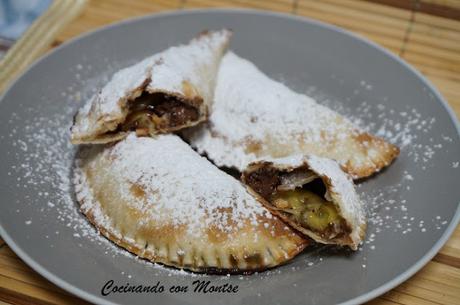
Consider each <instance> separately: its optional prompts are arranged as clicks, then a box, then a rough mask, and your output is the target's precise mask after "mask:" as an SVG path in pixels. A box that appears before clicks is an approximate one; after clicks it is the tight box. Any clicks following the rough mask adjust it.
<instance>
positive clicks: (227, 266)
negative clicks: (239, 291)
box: [74, 135, 309, 273]
mask: <svg viewBox="0 0 460 305" xmlns="http://www.w3.org/2000/svg"><path fill="white" fill-rule="evenodd" d="M158 138H160V139H158ZM126 141H130V143H132V144H126ZM157 141H160V143H158V144H155V143H156V142H157ZM171 141H172V142H171ZM137 143H140V144H142V143H144V144H142V145H146V146H145V147H141V148H142V149H141V151H140V152H138V153H137V154H136V150H138V149H139V147H138V146H136V145H135V144H137ZM120 146H122V148H120ZM89 149H90V151H91V152H93V153H90V154H87V155H85V156H84V157H83V159H80V160H81V161H80V162H77V168H76V169H75V180H74V183H75V190H76V195H77V200H78V202H79V203H80V205H81V211H82V213H84V214H85V215H86V216H87V218H88V220H89V221H90V222H91V223H92V224H93V225H94V226H95V227H96V228H97V229H98V230H99V231H100V232H101V233H102V234H103V235H104V236H105V237H106V238H108V239H109V240H112V241H113V242H114V243H116V244H117V245H119V246H121V247H124V248H126V249H127V250H129V251H130V252H132V253H134V254H136V255H138V256H139V257H142V258H145V259H148V260H151V261H153V262H157V263H162V264H165V265H169V266H174V267H177V268H185V269H189V270H192V271H196V272H222V273H242V272H254V271H260V270H264V269H267V268H272V267H275V266H277V265H280V264H284V263H286V262H288V261H289V260H290V259H292V258H293V257H294V256H295V255H297V254H298V253H300V252H301V251H302V250H303V249H304V248H305V247H306V246H307V245H308V244H309V240H307V239H305V238H304V237H303V236H302V235H301V234H300V233H298V232H296V231H295V230H293V229H291V228H290V227H289V226H286V225H285V224H284V222H282V221H281V220H280V219H278V218H276V217H274V216H272V215H271V214H270V213H269V212H268V211H267V210H265V209H264V208H262V207H261V206H260V205H259V204H258V202H256V201H255V200H254V199H253V198H252V197H251V196H250V195H249V194H248V193H247V192H246V191H245V189H244V187H243V186H242V185H241V184H239V182H238V181H236V180H235V179H233V178H232V177H230V176H227V175H226V174H223V173H221V172H220V171H219V170H218V169H217V168H215V167H214V166H212V165H211V164H210V163H209V162H208V161H206V160H204V159H202V158H201V157H200V156H199V155H197V154H196V153H195V152H194V151H193V150H191V149H190V148H189V147H188V146H187V144H185V143H184V142H182V141H181V140H180V139H179V138H178V137H176V136H172V135H169V136H159V137H157V139H151V138H145V137H144V138H134V137H132V136H131V137H128V138H127V139H126V140H124V141H122V142H119V143H117V144H115V145H113V146H111V147H107V148H105V149H103V148H100V149H98V148H89ZM121 149H122V150H123V152H121ZM147 152H149V153H150V155H149V153H147ZM166 152H167V153H169V154H178V155H180V156H182V158H184V154H186V153H188V154H192V157H190V158H188V159H187V160H185V161H182V162H183V163H180V164H179V165H177V168H173V167H174V164H172V165H171V164H168V165H165V163H164V161H161V160H159V158H158V156H160V155H164V153H166ZM155 153H156V154H157V155H155ZM173 159H174V160H176V159H177V158H173ZM193 160H196V161H197V162H201V163H200V164H202V165H203V166H204V169H203V172H204V173H206V176H209V178H205V179H204V180H203V182H206V181H209V179H211V180H213V179H215V180H218V181H219V182H218V186H213V185H208V184H206V186H205V187H203V188H196V182H199V181H201V180H200V179H199V178H197V176H198V171H199V172H201V170H200V168H201V167H202V166H201V165H195V166H194V167H189V168H186V169H184V170H183V169H182V168H183V167H184V166H185V165H186V164H189V165H191V164H190V162H193ZM120 162H122V163H123V164H120ZM151 162H154V164H153V166H152V167H150V163H151ZM178 162H181V161H180V160H179V161H178ZM139 164H145V166H146V167H145V168H144V167H141V168H142V169H135V170H133V168H136V166H138V165H139ZM120 166H121V168H123V169H122V170H121V172H120V171H119V170H120ZM159 167H162V169H160V171H157V169H158V168H159ZM170 167H171V169H170V170H169V171H168V172H169V175H168V176H169V177H170V178H171V177H172V178H171V179H172V181H171V183H172V184H174V185H175V187H173V189H171V190H169V191H168V190H166V189H165V187H166V188H169V187H172V186H167V185H169V184H165V183H164V181H158V179H157V178H156V177H157V175H159V174H160V173H162V170H163V169H165V168H170ZM125 168H126V170H127V171H131V172H130V173H126V170H125ZM133 173H134V174H133ZM184 174H185V178H184V176H183V175H184ZM133 175H134V176H133ZM161 175H163V174H161ZM223 175H224V176H223ZM130 177H131V178H130ZM133 177H143V178H146V180H145V179H144V180H142V179H141V180H139V179H138V178H133ZM174 177H177V178H174ZM184 179H188V180H189V181H191V183H192V184H191V185H192V186H193V187H194V189H193V190H192V189H191V188H190V186H189V184H184V183H186V182H184ZM227 182H228V183H227ZM211 184H212V183H211ZM181 185H182V188H181ZM176 188H179V189H181V192H182V193H187V192H189V194H190V197H189V196H185V197H183V196H182V197H180V198H184V199H178V200H185V201H184V202H182V203H181V202H177V201H176V200H175V199H173V198H171V197H170V196H171V194H174V193H176V191H175V189H176ZM209 188H210V192H212V193H213V194H216V196H215V197H214V198H212V199H211V198H210V197H208V196H204V193H202V191H200V190H201V189H209ZM226 189H228V190H229V191H226ZM221 190H222V191H223V192H226V193H225V194H223V195H222V193H220V191H221ZM201 194H203V195H201ZM217 194H221V195H219V196H217ZM222 200H224V201H226V202H227V201H228V200H231V204H224V205H222V202H221V201H222ZM210 206H212V208H209V207H210ZM190 207H194V208H192V210H193V211H194V213H192V214H197V213H198V214H197V215H200V216H194V215H190V209H189V208H190Z"/></svg>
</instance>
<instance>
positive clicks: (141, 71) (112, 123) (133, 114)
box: [71, 30, 231, 144]
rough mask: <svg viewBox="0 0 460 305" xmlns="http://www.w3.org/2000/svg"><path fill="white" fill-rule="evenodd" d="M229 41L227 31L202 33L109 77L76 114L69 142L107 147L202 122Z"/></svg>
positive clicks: (206, 114)
mask: <svg viewBox="0 0 460 305" xmlns="http://www.w3.org/2000/svg"><path fill="white" fill-rule="evenodd" d="M230 37H231V32H230V31H228V30H221V31H209V32H203V33H202V34H200V35H199V36H198V37H196V38H195V39H193V40H192V41H190V43H189V44H187V45H181V46H177V47H171V48H169V49H167V50H165V51H163V52H161V53H158V54H156V55H153V56H151V57H149V58H146V59H144V60H143V61H141V62H139V63H137V64H135V65H133V66H130V67H128V68H125V69H123V70H120V71H119V72H117V73H115V74H114V75H113V77H112V79H111V80H110V81H109V82H108V83H107V84H106V85H105V86H104V87H103V88H102V90H101V91H100V92H99V93H97V94H96V95H95V96H93V97H92V98H91V99H90V100H89V101H88V102H87V103H86V104H85V106H84V107H83V108H82V109H80V111H79V112H78V113H77V114H76V116H75V119H74V124H73V126H72V128H71V141H72V143H74V144H82V143H108V142H111V141H117V140H120V139H122V138H124V137H126V135H127V134H128V133H129V132H130V131H136V133H137V134H138V135H153V134H157V133H166V132H170V131H176V130H179V129H181V128H184V127H190V126H194V125H196V124H198V123H200V122H202V121H204V120H206V118H207V116H208V111H209V109H208V108H209V106H210V103H211V101H212V97H213V92H214V88H215V78H216V75H217V70H218V67H219V64H220V61H221V58H222V55H223V53H224V52H225V50H226V48H227V45H228V43H229V40H230Z"/></svg>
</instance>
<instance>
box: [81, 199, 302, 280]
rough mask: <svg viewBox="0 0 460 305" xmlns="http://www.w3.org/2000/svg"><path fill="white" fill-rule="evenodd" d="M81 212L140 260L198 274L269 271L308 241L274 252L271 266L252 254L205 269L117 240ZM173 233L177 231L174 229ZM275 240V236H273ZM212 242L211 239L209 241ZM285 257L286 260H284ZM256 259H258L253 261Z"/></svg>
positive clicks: (196, 261)
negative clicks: (226, 263)
mask: <svg viewBox="0 0 460 305" xmlns="http://www.w3.org/2000/svg"><path fill="white" fill-rule="evenodd" d="M81 204H82V205H83V204H85V200H82V202H81ZM81 212H82V213H83V214H84V215H85V216H86V218H87V219H88V220H89V222H90V223H91V224H92V225H93V226H94V227H95V228H96V229H97V230H98V231H99V232H100V233H101V234H102V235H103V236H104V237H105V238H107V239H108V240H110V241H112V242H113V243H115V244H116V245H118V246H120V247H122V248H125V249H126V250H128V251H129V252H131V253H133V254H135V255H137V256H139V257H140V258H143V259H146V260H149V261H151V262H153V263H160V264H163V265H167V266H172V267H175V268H179V269H183V268H185V269H189V270H191V271H194V272H199V273H210V274H227V273H231V274H248V273H253V272H258V271H264V270H266V269H270V268H273V267H276V266H279V265H283V264H286V263H287V262H288V261H289V260H290V258H292V257H295V256H296V255H297V254H299V253H300V252H302V251H303V250H304V249H305V248H306V247H307V246H308V245H309V243H310V242H309V241H308V240H307V239H304V238H300V237H299V238H297V239H298V240H297V244H298V245H297V247H292V248H288V249H284V251H285V253H286V254H285V255H283V254H282V253H281V252H275V253H273V255H274V256H277V257H274V259H275V260H276V261H277V263H276V264H272V265H266V264H264V262H263V258H262V256H261V255H260V254H254V255H249V256H236V257H235V256H234V255H232V254H229V255H228V258H227V259H228V260H229V261H230V262H232V264H233V265H234V267H233V268H230V269H228V268H227V269H224V268H216V267H206V266H200V265H202V264H203V261H202V260H201V259H199V258H198V257H194V260H193V261H191V262H190V263H189V264H185V263H184V261H183V259H180V258H181V256H180V255H179V256H178V257H179V260H178V261H173V260H171V258H170V257H168V256H161V255H156V254H155V252H153V251H152V250H151V249H149V248H147V249H146V248H145V247H144V248H141V247H139V246H138V245H137V244H135V243H133V242H132V241H129V240H125V239H124V238H119V237H117V236H116V235H115V234H113V233H112V231H111V229H110V228H109V229H107V228H105V227H104V226H102V225H101V224H100V223H98V222H97V221H96V220H95V217H94V215H93V213H92V212H91V211H87V212H84V211H83V210H81ZM174 230H175V231H176V230H177V229H174ZM165 233H167V232H165V231H164V230H163V231H161V232H158V234H165ZM209 233H210V234H211V233H212V230H210V232H209ZM275 238H276V236H275ZM210 240H212V239H210ZM286 256H287V257H288V259H286ZM256 257H258V258H259V259H255V258H256ZM241 259H242V260H243V261H244V262H243V264H245V265H246V266H247V268H245V269H240V268H239V267H238V264H239V263H238V262H237V261H238V260H241Z"/></svg>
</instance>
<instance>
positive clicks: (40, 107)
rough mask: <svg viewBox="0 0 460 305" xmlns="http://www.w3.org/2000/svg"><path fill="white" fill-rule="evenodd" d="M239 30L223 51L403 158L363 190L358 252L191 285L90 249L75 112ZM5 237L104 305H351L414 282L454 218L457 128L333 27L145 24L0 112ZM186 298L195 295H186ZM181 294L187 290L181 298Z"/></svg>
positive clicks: (39, 79)
mask: <svg viewBox="0 0 460 305" xmlns="http://www.w3.org/2000/svg"><path fill="white" fill-rule="evenodd" d="M221 27H230V28H232V29H233V30H234V33H235V35H234V39H233V41H232V44H231V48H232V49H233V50H235V52H236V53H238V54H239V55H241V56H243V57H246V58H249V59H250V60H252V61H254V62H255V63H256V64H257V65H258V66H259V67H261V69H262V70H263V71H264V72H266V73H268V74H269V75H271V76H272V77H275V78H277V79H280V80H282V81H284V82H286V83H288V84H289V85H290V86H291V87H293V88H295V89H296V90H298V91H304V92H305V91H308V92H309V93H310V94H311V95H314V96H315V97H316V98H318V99H319V100H320V101H321V102H323V103H326V104H328V105H329V106H331V107H334V108H335V109H337V110H338V111H340V112H343V113H345V114H347V115H349V116H350V117H352V118H353V119H359V124H361V126H364V127H365V128H367V129H369V130H370V131H373V132H376V133H378V134H380V135H384V136H386V137H388V138H389V139H391V140H392V141H394V142H396V143H397V144H398V145H400V146H401V147H402V151H401V156H400V157H399V158H398V159H397V161H396V162H395V163H394V164H393V165H392V166H391V167H390V168H389V169H387V170H385V171H384V172H382V173H381V174H379V175H377V176H375V177H374V178H372V179H368V180H366V181H363V182H361V183H360V184H359V187H358V189H359V192H360V193H361V195H362V196H363V199H364V200H365V201H366V202H367V206H368V210H369V215H370V223H369V233H368V238H367V243H365V244H364V245H363V247H362V248H361V249H360V251H358V252H357V253H355V254H351V253H348V252H343V251H339V252H338V253H335V254H334V253H331V251H330V250H328V249H321V248H319V249H314V250H307V251H305V253H302V254H301V255H300V256H298V257H297V258H295V259H294V260H293V261H292V262H291V263H289V264H288V265H286V266H282V267H279V268H276V269H274V270H270V271H267V272H262V273H259V274H254V275H250V276H228V277H227V276H196V275H192V274H189V273H185V272H178V271H177V270H173V269H169V268H164V267H161V266H156V265H153V264H150V263H147V262H144V261H142V260H139V259H137V258H135V257H133V256H131V255H130V254H127V253H126V252H125V251H123V250H121V249H118V248H116V247H115V246H113V245H112V244H111V243H109V242H107V241H105V240H104V239H103V238H101V237H98V236H97V234H96V233H95V232H94V230H93V229H92V228H91V227H90V226H89V225H88V224H87V223H86V220H85V219H84V217H83V216H81V215H80V214H79V213H78V212H77V207H76V204H75V201H74V199H73V195H72V187H71V184H70V182H69V177H70V170H69V169H70V167H71V166H70V164H71V162H72V158H73V155H74V152H75V149H74V148H73V147H72V145H70V144H69V143H68V132H67V128H68V126H69V124H70V120H71V118H72V114H73V113H74V111H75V109H77V107H78V106H79V105H80V104H81V100H83V99H84V98H86V97H88V96H89V95H90V94H91V93H92V92H94V90H96V88H97V86H99V85H100V84H101V83H103V82H104V81H105V80H106V77H107V75H109V74H110V73H111V72H113V71H114V70H116V69H118V68H119V67H122V66H126V65H127V64H129V63H132V62H134V61H136V60H139V59H141V58H143V57H145V56H147V55H150V54H152V53H155V52H157V51H160V50H162V49H164V48H166V47H168V46H170V45H175V44H177V43H180V42H186V41H187V40H188V39H189V38H190V37H192V36H194V35H195V34H196V33H197V32H199V31H201V30H203V29H207V28H221ZM0 130H1V145H0V149H1V157H2V160H1V162H0V175H1V176H0V177H1V182H0V193H1V195H2V199H1V200H2V208H1V213H0V224H1V227H0V233H1V235H2V237H3V238H4V239H5V241H6V242H7V243H8V244H9V246H10V247H11V248H12V249H13V250H14V251H15V252H16V253H17V254H18V255H19V256H20V257H21V258H22V259H23V260H24V261H25V262H26V263H28V264H29V265H30V266H31V267H32V268H34V269H35V270H36V271H38V272H39V273H40V274H42V275H43V276H45V277H46V278H48V279H49V280H50V281H52V282H53V283H55V284H56V285H58V286H60V287H62V288H64V289H66V290H68V291H70V292H72V293H74V294H76V295H78V296H80V297H82V298H84V299H86V300H89V301H92V302H97V303H103V304H121V303H124V304H128V303H129V304H152V303H155V304H174V303H182V304H224V303H225V304H242V303H252V304H280V303H289V304H306V303H309V304H331V303H339V302H348V303H350V304H351V303H353V304H355V303H360V302H364V301H366V300H369V299H371V298H374V297H376V296H378V295H380V294H382V293H384V292H385V291H388V290H389V289H391V288H392V287H395V286H396V285H397V284H399V283H401V282H402V281H404V280H406V279H407V278H409V277H410V276H411V275H412V274H414V273H415V272H416V271H417V270H419V269H420V268H421V267H422V266H423V265H424V264H425V263H427V262H428V261H429V260H430V259H431V258H432V257H433V256H434V255H435V253H436V252H437V251H438V250H439V249H440V247H441V246H442V245H443V244H444V242H445V241H446V240H447V238H448V237H449V235H450V234H451V233H452V231H453V230H454V228H455V227H456V225H457V223H458V220H459V215H460V213H459V211H458V203H459V198H460V187H459V185H458V181H460V168H459V163H458V162H459V156H460V142H459V128H458V123H457V122H456V119H455V116H454V114H453V112H452V111H451V110H450V109H449V108H448V106H447V104H446V102H445V101H444V100H443V99H442V97H441V96H440V95H439V93H438V92H437V91H436V89H434V88H433V87H432V86H431V85H430V84H429V83H428V82H427V81H426V80H425V79H424V78H423V77H422V76H421V75H420V74H419V73H418V72H416V71H415V70H414V69H412V68H411V67H410V66H408V65H407V64H406V63H404V62H403V61H401V60H400V59H398V58H397V57H395V56H393V55H391V54H390V53H388V52H387V51H385V50H383V49H381V48H380V47H378V46H376V45H374V44H373V43H370V42H368V41H366V40H363V39H361V38H358V37H356V36H354V35H352V34H350V33H347V32H345V31H343V30H341V29H338V28H335V27H332V26H329V25H325V24H322V23H318V22H316V21H312V20H307V19H303V18H297V17H292V16H287V15H281V14H273V13H265V12H257V11H240V10H211V11H188V12H187V11H185V12H173V13H168V14H160V15H155V16H148V17H145V18H141V19H135V20H130V21H127V22H123V23H120V24H116V25H113V26H110V27H107V28H104V29H101V30H98V31H96V32H93V33H90V34H88V35H84V36H83V37H81V38H79V39H76V40H73V41H72V42H70V43H66V44H64V45H63V46H61V47H59V48H57V50H55V51H54V52H52V53H51V54H49V55H48V56H45V57H44V58H43V59H41V60H40V61H38V62H37V63H36V64H35V65H33V66H32V67H31V68H30V69H29V70H28V71H27V72H26V73H25V74H24V75H22V76H21V77H20V78H19V79H18V80H17V81H16V82H15V83H14V84H13V85H12V86H11V88H10V89H9V90H8V91H7V92H6V94H5V95H4V96H3V98H2V100H1V104H0ZM111 279H112V280H114V282H115V283H117V284H119V285H122V284H127V283H130V284H134V285H138V284H144V285H154V284H155V283H157V281H161V284H162V285H164V286H165V288H166V289H168V288H169V287H170V286H171V285H191V284H192V282H193V281H195V280H203V279H205V280H211V281H212V283H213V284H214V285H221V284H225V283H231V284H234V285H238V287H239V291H238V293H235V294H203V293H194V292H191V291H188V292H187V293H178V294H172V293H169V292H167V291H165V292H163V293H156V294H155V293H112V294H109V295H108V296H102V295H101V293H100V291H101V288H102V286H103V285H104V283H106V282H107V281H108V280H111ZM190 288H192V286H190ZM190 288H189V289H190Z"/></svg>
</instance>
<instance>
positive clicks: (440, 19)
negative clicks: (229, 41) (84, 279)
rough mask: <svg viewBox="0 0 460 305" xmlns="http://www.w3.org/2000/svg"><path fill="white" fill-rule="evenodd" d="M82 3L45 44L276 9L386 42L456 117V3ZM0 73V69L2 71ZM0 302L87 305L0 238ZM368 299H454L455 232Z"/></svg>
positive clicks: (459, 86)
mask: <svg viewBox="0 0 460 305" xmlns="http://www.w3.org/2000/svg"><path fill="white" fill-rule="evenodd" d="M57 1H59V0H57ZM63 1H68V0H63ZM87 1H88V4H87V5H86V7H85V9H84V10H83V12H82V14H81V15H80V16H79V18H78V19H76V20H75V21H74V22H72V23H70V24H69V25H68V26H67V27H66V28H65V29H64V30H63V31H61V32H60V33H59V34H57V36H55V38H54V41H52V42H51V41H49V42H48V44H50V45H51V46H56V45H59V44H60V43H62V42H64V41H66V40H68V39H70V38H72V37H75V36H77V35H79V34H81V33H83V32H86V31H89V30H92V29H94V28H97V27H100V26H103V25H106V24H109V23H113V22H117V21H120V20H123V19H126V18H130V17H133V16H139V15H145V14H151V13H155V12H159V11H164V10H172V9H184V8H197V7H243V8H258V9H266V10H272V11H281V12H285V13H290V14H296V15H301V16H307V17H310V18H314V19H318V20H321V21H324V22H328V23H332V24H335V25H338V26H341V27H343V28H345V29H348V30H350V31H353V32H355V33H358V34H359V35H362V36H364V37H367V38H369V39H371V40H373V41H375V42H377V43H378V44H380V45H382V46H384V47H385V48H387V49H389V50H390V51H391V52H393V53H395V54H397V55H399V56H400V57H402V58H404V59H405V60H406V61H408V62H409V63H411V64H412V65H414V66H415V67H416V68H417V69H419V70H420V71H421V72H422V73H423V74H424V75H425V76H427V77H428V78H429V79H430V80H431V81H432V82H433V83H434V84H435V85H436V86H437V87H438V89H439V90H440V91H441V93H442V94H443V95H444V97H445V98H446V99H447V100H448V102H449V104H450V105H451V106H452V108H453V109H454V110H455V112H456V114H457V117H460V1H459V0H368V1H363V0H267V1H264V0H252V1H251V0H234V1H231V0H173V1H168V0H156V1H152V0H135V1H125V0H87ZM30 35H31V36H32V37H33V36H34V34H33V33H30ZM17 45H19V42H18V43H17ZM46 48H49V46H45V47H44V48H43V49H42V50H41V51H40V52H39V51H34V52H36V54H39V53H41V52H43V50H45V49H46ZM19 51H20V50H19ZM11 56H14V55H11ZM24 66H26V65H24ZM2 72H3V71H2V69H1V68H0V75H2ZM1 301H4V302H6V304H86V303H85V302H84V301H81V300H79V299H77V298H76V297H74V296H71V295H69V294H68V293H67V292H65V291H63V290H61V289H59V288H57V287H56V286H54V285H53V284H51V283H49V282H48V281H47V280H45V279H43V278H42V277H41V276H40V275H38V274H37V273H35V272H34V271H33V270H31V269H30V268H29V267H28V266H27V265H25V264H24V263H23V262H22V261H21V260H20V259H19V258H18V257H17V256H16V255H15V254H14V253H13V252H12V251H11V250H10V249H9V247H8V246H7V245H6V244H5V243H4V242H3V241H2V240H1V239H0V305H2V302H1ZM369 304H374V305H376V304H378V305H382V304H388V305H395V304H404V305H411V304H417V305H418V304H422V305H423V304H452V305H458V304H460V229H459V228H457V230H456V231H455V232H454V234H453V236H452V237H451V238H450V240H449V241H448V243H447V244H446V245H445V246H444V247H443V248H442V250H441V251H440V252H439V253H438V254H437V255H436V256H435V258H434V259H433V260H432V261H431V262H429V263H428V264H427V265H426V266H425V267H424V268H423V269H422V270H421V271H419V272H418V273H417V274H416V275H415V276H413V277H412V278H411V279H410V280H408V281H406V282H405V283H403V284H401V285H400V286H398V287H396V288H395V289H393V290H392V291H390V292H388V293H386V294H384V295H383V296H381V297H379V298H377V299H375V300H373V301H371V302H370V303H369Z"/></svg>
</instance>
